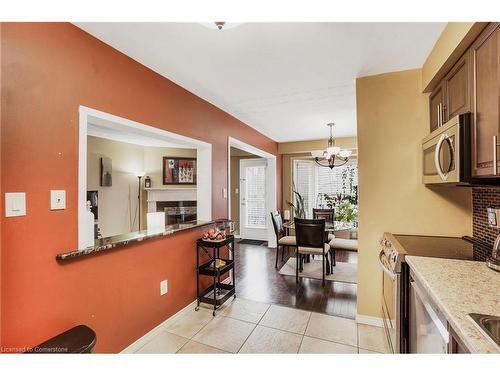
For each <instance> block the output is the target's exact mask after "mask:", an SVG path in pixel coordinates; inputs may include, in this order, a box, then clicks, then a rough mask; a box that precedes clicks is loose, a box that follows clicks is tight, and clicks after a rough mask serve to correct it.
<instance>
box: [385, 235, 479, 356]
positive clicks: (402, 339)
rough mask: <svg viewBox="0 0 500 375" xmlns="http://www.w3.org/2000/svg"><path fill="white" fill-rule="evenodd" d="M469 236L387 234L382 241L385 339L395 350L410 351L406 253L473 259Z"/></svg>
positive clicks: (408, 275) (472, 248) (472, 244)
mask: <svg viewBox="0 0 500 375" xmlns="http://www.w3.org/2000/svg"><path fill="white" fill-rule="evenodd" d="M465 238H466V237H463V238H460V237H439V236H423V235H407V234H392V233H384V236H383V237H382V239H381V240H380V247H381V250H380V253H379V259H378V260H379V264H380V267H381V269H382V271H383V272H382V275H383V276H382V278H383V283H382V314H383V322H384V329H385V333H386V338H387V341H388V343H389V347H390V348H391V351H392V352H393V353H408V352H409V323H408V319H409V316H408V315H409V303H408V301H409V297H408V294H409V283H410V281H409V278H410V272H409V268H408V265H407V264H406V263H405V257H406V256H407V255H414V256H422V257H434V258H448V259H462V260H474V247H475V246H478V245H477V244H474V243H472V242H471V241H470V240H466V239H465Z"/></svg>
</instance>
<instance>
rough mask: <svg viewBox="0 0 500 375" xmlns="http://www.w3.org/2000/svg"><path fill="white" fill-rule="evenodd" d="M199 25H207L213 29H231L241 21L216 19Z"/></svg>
mask: <svg viewBox="0 0 500 375" xmlns="http://www.w3.org/2000/svg"><path fill="white" fill-rule="evenodd" d="M201 25H203V26H205V27H208V28H209V29H213V30H227V29H232V28H234V27H237V26H239V25H241V23H232V22H223V21H216V22H206V23H201Z"/></svg>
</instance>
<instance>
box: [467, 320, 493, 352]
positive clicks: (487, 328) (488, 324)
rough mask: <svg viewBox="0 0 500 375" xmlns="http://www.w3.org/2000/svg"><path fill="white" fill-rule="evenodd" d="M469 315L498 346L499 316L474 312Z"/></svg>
mask: <svg viewBox="0 0 500 375" xmlns="http://www.w3.org/2000/svg"><path fill="white" fill-rule="evenodd" d="M469 316H470V317H471V318H472V320H473V321H474V322H475V323H476V324H477V325H478V327H479V328H480V329H481V330H482V331H483V332H484V333H486V334H487V335H488V336H489V337H491V339H492V340H493V341H494V342H495V343H496V344H497V345H498V346H499V347H500V316H493V315H484V314H475V313H472V314H469Z"/></svg>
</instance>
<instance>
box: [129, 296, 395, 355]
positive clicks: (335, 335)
mask: <svg viewBox="0 0 500 375" xmlns="http://www.w3.org/2000/svg"><path fill="white" fill-rule="evenodd" d="M387 352H388V349H387V346H386V343H385V338H384V332H383V329H382V328H379V327H373V326H367V325H363V324H356V322H355V321H354V320H350V319H345V318H340V317H336V316H330V315H324V314H318V313H311V312H309V311H304V310H298V309H293V308H289V307H283V306H277V305H269V304H265V303H262V302H254V301H249V300H245V299H241V298H237V299H235V300H233V299H230V300H229V301H228V302H226V305H224V306H222V308H221V309H220V310H219V311H218V313H217V316H216V317H213V316H212V310H211V309H209V308H204V307H203V306H201V307H200V310H199V311H194V310H193V311H189V312H187V313H186V314H183V315H182V316H180V317H179V318H177V319H176V320H175V321H173V322H170V323H169V324H167V325H166V326H165V327H164V328H163V329H162V330H160V332H159V333H157V334H156V335H155V336H154V337H152V338H151V340H150V341H149V342H147V343H146V344H145V345H144V346H142V347H141V348H140V349H139V350H137V351H136V353H180V354H182V353H343V354H346V353H349V354H351V353H352V354H354V353H361V354H365V353H366V354H373V353H387Z"/></svg>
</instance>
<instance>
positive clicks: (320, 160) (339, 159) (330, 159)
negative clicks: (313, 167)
mask: <svg viewBox="0 0 500 375" xmlns="http://www.w3.org/2000/svg"><path fill="white" fill-rule="evenodd" d="M334 125H335V123H333V122H331V123H329V124H327V126H328V127H329V128H330V138H329V139H328V146H327V147H326V150H315V151H311V155H312V156H313V157H314V160H315V161H316V163H317V164H318V165H320V166H322V167H328V168H330V169H333V168H335V167H340V166H342V165H344V164H346V163H347V162H348V161H349V156H351V155H352V151H351V150H346V149H341V148H340V147H338V146H335V139H334V138H333V126H334Z"/></svg>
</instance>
